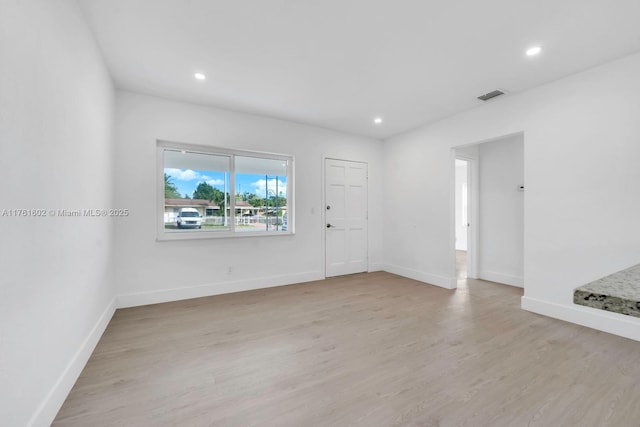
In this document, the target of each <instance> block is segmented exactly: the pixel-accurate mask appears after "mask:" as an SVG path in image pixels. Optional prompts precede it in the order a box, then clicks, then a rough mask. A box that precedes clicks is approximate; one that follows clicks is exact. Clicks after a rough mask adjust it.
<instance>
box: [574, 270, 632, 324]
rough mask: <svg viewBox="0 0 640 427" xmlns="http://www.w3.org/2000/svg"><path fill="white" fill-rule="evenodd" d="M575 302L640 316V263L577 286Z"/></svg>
mask: <svg viewBox="0 0 640 427" xmlns="http://www.w3.org/2000/svg"><path fill="white" fill-rule="evenodd" d="M573 302H574V303H575V304H579V305H584V306H587V307H592V308H597V309H600V310H606V311H611V312H614V313H620V314H627V315H629V316H635V317H640V264H638V265H634V266H633V267H630V268H627V269H626V270H622V271H618V272H617V273H613V274H610V275H609V276H605V277H603V278H602V279H598V280H596V281H594V282H591V283H588V284H586V285H584V286H580V287H579V288H576V290H575V291H574V293H573Z"/></svg>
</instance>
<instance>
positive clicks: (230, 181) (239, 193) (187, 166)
mask: <svg viewBox="0 0 640 427" xmlns="http://www.w3.org/2000/svg"><path fill="white" fill-rule="evenodd" d="M158 178H159V183H160V184H159V186H158V194H159V196H158V199H159V206H158V209H159V213H158V218H159V221H158V238H159V239H160V240H173V239H185V238H187V239H188V238H207V237H230V236H255V235H282V234H293V203H292V201H293V157H292V156H287V155H280V154H267V153H258V152H251V151H241V150H230V149H224V148H214V147H202V146H195V145H188V144H179V143H173V142H166V141H158Z"/></svg>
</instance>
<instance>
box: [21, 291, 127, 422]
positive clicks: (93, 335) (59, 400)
mask: <svg viewBox="0 0 640 427" xmlns="http://www.w3.org/2000/svg"><path fill="white" fill-rule="evenodd" d="M115 311H116V299H115V298H113V299H112V300H111V302H110V303H109V305H108V306H107V308H106V309H105V310H104V311H103V312H102V315H101V316H100V317H99V318H98V321H97V322H96V324H95V325H94V326H93V328H92V329H91V332H89V335H88V336H87V337H86V338H85V339H84V341H83V342H82V344H80V347H79V348H78V350H77V351H76V353H75V354H74V355H73V357H72V358H71V360H70V361H69V363H68V364H67V366H66V368H65V369H64V371H62V373H61V374H60V376H59V377H58V380H57V381H56V383H55V384H54V385H53V387H52V388H51V390H50V391H49V393H48V394H47V396H46V397H45V398H44V400H43V401H42V403H41V404H40V406H38V409H36V411H35V413H34V414H33V416H32V417H31V419H30V420H29V423H28V424H27V425H28V426H30V427H31V426H33V427H38V426H49V425H51V423H52V422H53V420H54V419H55V417H56V415H57V414H58V411H59V410H60V408H61V407H62V404H63V403H64V401H65V400H66V399H67V396H68V395H69V392H70V391H71V389H72V388H73V385H74V384H75V383H76V380H77V379H78V377H79V376H80V374H81V373H82V370H83V369H84V367H85V365H86V364H87V362H88V361H89V357H91V353H93V350H94V349H95V348H96V345H97V344H98V341H100V337H102V334H103V333H104V331H105V329H106V328H107V325H108V324H109V322H110V321H111V318H112V317H113V313H115Z"/></svg>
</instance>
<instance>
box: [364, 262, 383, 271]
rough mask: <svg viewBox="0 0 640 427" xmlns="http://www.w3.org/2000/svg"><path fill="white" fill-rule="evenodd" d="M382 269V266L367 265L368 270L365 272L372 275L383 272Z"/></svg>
mask: <svg viewBox="0 0 640 427" xmlns="http://www.w3.org/2000/svg"><path fill="white" fill-rule="evenodd" d="M383 270H384V268H382V264H369V269H368V270H367V273H373V272H375V271H383Z"/></svg>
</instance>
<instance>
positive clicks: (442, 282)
mask: <svg viewBox="0 0 640 427" xmlns="http://www.w3.org/2000/svg"><path fill="white" fill-rule="evenodd" d="M382 269H383V270H384V271H386V272H388V273H393V274H397V275H398V276H402V277H407V278H409V279H413V280H418V281H420V282H425V283H428V284H430V285H436V286H440V287H441V288H445V289H456V287H457V285H458V283H457V280H456V278H455V277H446V276H439V275H437V274H431V273H426V272H424V271H419V270H414V269H411V268H405V267H400V266H397V265H391V264H383V265H382Z"/></svg>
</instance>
